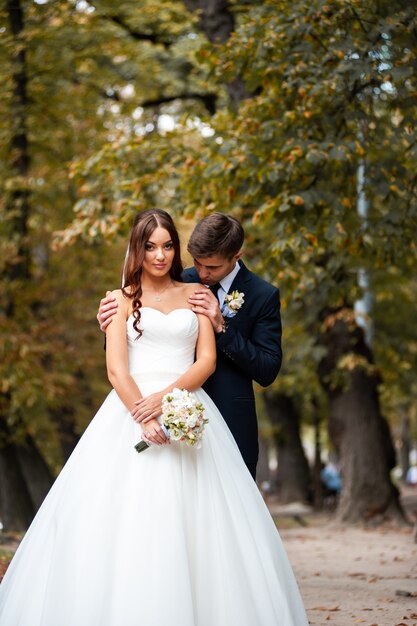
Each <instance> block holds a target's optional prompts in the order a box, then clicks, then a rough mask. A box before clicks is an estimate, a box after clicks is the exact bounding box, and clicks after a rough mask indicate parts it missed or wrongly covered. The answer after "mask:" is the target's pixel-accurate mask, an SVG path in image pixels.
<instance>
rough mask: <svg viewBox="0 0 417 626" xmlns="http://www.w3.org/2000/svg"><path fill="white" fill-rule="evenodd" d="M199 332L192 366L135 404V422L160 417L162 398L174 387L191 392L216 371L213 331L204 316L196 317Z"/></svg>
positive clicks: (143, 421) (133, 413)
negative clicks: (159, 389)
mask: <svg viewBox="0 0 417 626" xmlns="http://www.w3.org/2000/svg"><path fill="white" fill-rule="evenodd" d="M197 317H198V323H199V332H198V339H197V346H196V360H195V361H194V363H193V364H192V366H191V367H190V368H189V369H188V370H187V371H186V372H184V374H181V376H180V377H179V378H177V380H176V381H174V382H173V383H172V384H171V385H169V386H168V387H165V389H162V390H161V391H158V392H156V393H153V394H151V395H150V396H147V397H146V398H143V399H141V400H137V401H136V402H135V404H136V409H135V410H134V411H133V412H132V415H133V417H134V419H136V421H139V422H141V423H146V422H148V421H150V420H152V419H154V418H156V417H159V415H161V403H162V397H163V396H164V395H165V394H166V393H168V392H169V391H172V390H173V389H174V388H175V387H177V388H178V389H187V390H188V391H193V390H194V389H197V388H198V387H201V385H202V384H203V383H204V382H205V381H206V380H207V378H208V377H209V376H210V375H211V374H212V373H213V372H214V370H215V369H216V342H215V339H214V331H213V327H212V325H211V322H210V320H209V319H208V317H207V316H205V315H198V316H197Z"/></svg>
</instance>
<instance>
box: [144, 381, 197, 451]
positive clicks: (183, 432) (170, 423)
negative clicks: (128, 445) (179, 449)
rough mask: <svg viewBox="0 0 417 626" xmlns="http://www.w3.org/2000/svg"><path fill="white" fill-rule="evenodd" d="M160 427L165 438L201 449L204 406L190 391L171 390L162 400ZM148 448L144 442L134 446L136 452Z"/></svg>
mask: <svg viewBox="0 0 417 626" xmlns="http://www.w3.org/2000/svg"><path fill="white" fill-rule="evenodd" d="M161 417H162V427H163V429H164V432H165V434H166V435H167V437H169V438H170V439H172V440H173V441H185V443H186V444H187V445H188V446H196V448H200V447H201V439H202V437H203V431H204V426H205V425H206V424H207V422H208V419H207V418H206V417H204V406H203V405H202V404H201V402H198V400H197V398H196V397H195V395H194V394H193V393H192V392H191V391H187V390H186V389H177V388H175V389H173V390H172V391H171V392H170V393H167V394H165V396H164V397H163V398H162V415H161ZM146 448H149V445H148V444H147V443H146V442H145V441H139V443H137V444H136V445H135V450H137V452H142V451H143V450H146Z"/></svg>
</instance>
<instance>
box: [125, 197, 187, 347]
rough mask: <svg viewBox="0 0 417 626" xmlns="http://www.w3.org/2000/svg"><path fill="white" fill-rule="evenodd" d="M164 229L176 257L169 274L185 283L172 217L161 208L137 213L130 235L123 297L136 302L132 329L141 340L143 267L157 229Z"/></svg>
mask: <svg viewBox="0 0 417 626" xmlns="http://www.w3.org/2000/svg"><path fill="white" fill-rule="evenodd" d="M158 226H159V227H161V228H165V230H167V231H168V232H169V235H170V237H171V241H172V244H173V246H174V258H173V261H172V265H171V269H170V270H169V275H170V277H171V278H172V280H176V281H178V282H183V279H182V271H183V266H182V263H181V250H180V238H179V236H178V231H177V229H176V228H175V224H174V222H173V221H172V217H171V216H170V215H169V213H167V212H166V211H163V210H162V209H148V210H146V211H142V212H141V213H138V214H137V215H136V217H135V221H134V222H133V228H132V233H131V235H130V242H129V251H128V254H127V259H126V261H125V265H124V285H125V286H124V287H122V292H123V295H124V296H126V298H130V299H132V300H133V311H132V312H133V317H134V322H133V328H134V329H135V330H136V332H137V333H138V338H139V337H140V336H141V335H142V331H141V329H140V328H139V321H140V307H141V306H142V302H141V296H142V281H141V278H142V266H143V259H144V258H145V246H146V243H147V242H148V241H149V239H150V237H151V236H152V233H153V231H154V230H155V228H157V227H158Z"/></svg>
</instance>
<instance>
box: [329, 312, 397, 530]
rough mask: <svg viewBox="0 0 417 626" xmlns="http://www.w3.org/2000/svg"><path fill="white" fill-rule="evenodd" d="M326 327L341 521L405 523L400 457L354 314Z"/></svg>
mask: <svg viewBox="0 0 417 626" xmlns="http://www.w3.org/2000/svg"><path fill="white" fill-rule="evenodd" d="M325 325H326V327H327V331H326V332H325V333H324V334H323V335H322V336H321V343H322V344H324V345H325V346H326V348H327V351H328V352H327V356H326V357H325V358H324V359H323V360H322V362H321V363H320V366H319V376H320V380H321V383H322V385H323V387H324V389H325V390H326V392H327V395H328V398H329V405H330V406H329V408H330V422H329V433H330V437H331V439H332V441H333V443H334V445H335V447H336V449H337V450H338V452H339V456H340V465H341V466H340V469H341V474H342V493H341V497H340V501H339V507H338V510H337V517H338V519H339V520H340V521H342V522H352V523H356V522H370V521H372V522H373V523H382V522H384V521H393V520H396V521H402V522H404V521H405V517H404V513H403V511H402V508H401V505H400V502H399V493H398V490H397V489H396V487H395V486H394V485H393V483H392V482H391V477H390V470H391V469H392V468H393V467H394V466H395V451H394V447H393V444H392V440H391V434H390V430H389V426H388V424H387V422H386V420H385V419H384V417H383V416H382V415H381V410H380V406H379V398H378V383H379V378H378V375H377V373H376V370H375V367H374V366H373V363H372V354H371V352H370V349H369V348H368V347H367V345H366V343H365V341H364V336H363V331H362V329H360V328H359V327H358V326H357V325H356V324H355V322H354V316H353V312H352V311H351V309H342V310H340V311H338V312H336V313H332V314H331V315H329V316H328V317H327V318H326V320H325ZM342 359H343V361H344V363H342ZM335 375H337V378H336V377H335ZM341 377H342V378H341Z"/></svg>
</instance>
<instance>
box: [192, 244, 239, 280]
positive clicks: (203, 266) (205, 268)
mask: <svg viewBox="0 0 417 626" xmlns="http://www.w3.org/2000/svg"><path fill="white" fill-rule="evenodd" d="M239 257H240V252H239V253H238V254H235V255H234V256H233V257H232V258H231V259H229V258H228V257H224V256H221V255H218V254H216V255H214V256H208V257H204V258H201V257H200V258H198V259H194V266H195V269H196V270H197V272H198V275H199V276H200V280H201V282H202V283H203V285H209V286H211V285H214V284H215V283H218V282H219V281H221V280H222V279H223V278H224V277H225V276H227V275H228V274H230V272H231V271H232V270H233V269H234V267H235V265H236V262H237V260H238V258H239Z"/></svg>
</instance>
